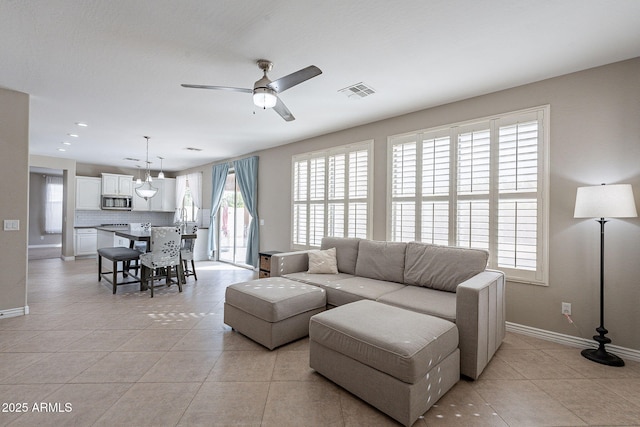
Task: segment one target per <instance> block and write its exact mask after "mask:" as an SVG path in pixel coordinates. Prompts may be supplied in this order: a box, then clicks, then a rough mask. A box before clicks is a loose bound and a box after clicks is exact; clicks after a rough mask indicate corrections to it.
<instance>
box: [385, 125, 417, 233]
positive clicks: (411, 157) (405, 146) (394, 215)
mask: <svg viewBox="0 0 640 427" xmlns="http://www.w3.org/2000/svg"><path fill="white" fill-rule="evenodd" d="M403 139H404V140H405V141H403ZM396 141H397V143H394V144H393V145H392V146H391V153H390V158H391V160H390V161H391V240H393V241H396V242H410V241H412V240H416V216H417V212H416V206H417V204H416V196H417V188H416V187H417V182H418V174H417V170H418V164H417V147H418V144H417V142H416V140H415V138H398V139H397V140H396Z"/></svg>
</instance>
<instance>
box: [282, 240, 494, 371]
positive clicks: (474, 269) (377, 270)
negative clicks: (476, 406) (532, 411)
mask: <svg viewBox="0 0 640 427" xmlns="http://www.w3.org/2000/svg"><path fill="white" fill-rule="evenodd" d="M330 248H336V260H337V271H338V272H337V273H336V274H318V273H308V270H309V255H308V253H309V252H310V251H297V252H287V253H279V254H274V255H273V256H272V257H271V276H283V277H286V278H287V279H290V280H294V281H297V282H302V283H306V284H310V285H314V286H318V287H320V288H322V289H324V290H325V291H326V294H327V295H326V298H327V306H329V307H332V306H333V307H335V306H341V305H344V304H348V303H350V302H355V301H359V300H373V301H377V302H381V303H384V304H388V305H392V306H396V307H400V308H402V309H406V310H411V311H415V312H419V313H424V314H429V315H432V316H436V317H439V318H442V319H446V320H448V321H451V322H454V323H455V324H456V326H457V328H458V332H459V348H460V373H461V374H463V375H465V376H467V377H469V378H471V379H477V378H478V377H479V376H480V374H481V373H482V371H483V369H484V368H485V367H486V366H487V364H488V363H489V361H490V360H491V358H492V357H493V355H494V353H495V352H496V350H497V349H498V347H499V346H500V344H501V343H502V340H503V339H504V335H505V277H504V274H503V273H502V272H499V271H492V270H487V269H486V265H487V259H488V253H487V252H486V251H483V250H477V249H466V248H455V247H447V246H437V245H430V244H424V243H418V242H410V243H401V242H381V241H373V240H366V239H356V238H336V237H325V238H324V239H323V240H322V244H321V250H326V249H330Z"/></svg>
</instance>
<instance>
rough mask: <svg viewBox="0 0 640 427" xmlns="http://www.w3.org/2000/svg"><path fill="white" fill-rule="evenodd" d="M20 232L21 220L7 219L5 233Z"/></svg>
mask: <svg viewBox="0 0 640 427" xmlns="http://www.w3.org/2000/svg"><path fill="white" fill-rule="evenodd" d="M18 230H20V220H19V219H5V220H4V231H18Z"/></svg>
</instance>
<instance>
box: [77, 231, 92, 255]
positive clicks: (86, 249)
mask: <svg viewBox="0 0 640 427" xmlns="http://www.w3.org/2000/svg"><path fill="white" fill-rule="evenodd" d="M74 233H75V243H76V246H75V251H74V253H75V255H76V256H81V255H95V254H96V253H97V251H98V233H97V230H96V229H95V228H76V229H75V230H74Z"/></svg>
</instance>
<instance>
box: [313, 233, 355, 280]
mask: <svg viewBox="0 0 640 427" xmlns="http://www.w3.org/2000/svg"><path fill="white" fill-rule="evenodd" d="M360 240H361V239H358V238H353V237H323V238H322V242H321V243H320V249H323V250H324V249H329V248H336V258H337V260H338V271H339V272H340V273H347V274H356V260H357V259H358V244H359V243H360Z"/></svg>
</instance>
